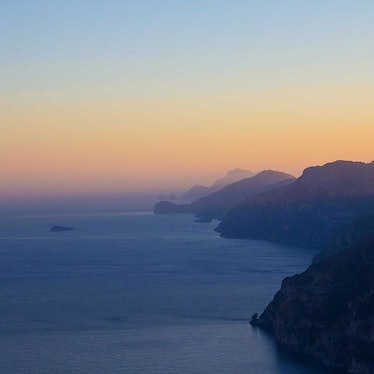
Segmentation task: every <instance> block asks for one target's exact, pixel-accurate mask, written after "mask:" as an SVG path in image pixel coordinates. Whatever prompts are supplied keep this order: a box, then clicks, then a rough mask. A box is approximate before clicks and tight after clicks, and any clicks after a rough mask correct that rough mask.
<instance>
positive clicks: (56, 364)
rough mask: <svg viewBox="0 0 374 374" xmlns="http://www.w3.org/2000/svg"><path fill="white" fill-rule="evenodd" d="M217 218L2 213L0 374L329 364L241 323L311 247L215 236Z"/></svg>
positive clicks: (199, 372) (289, 368) (297, 368)
mask: <svg viewBox="0 0 374 374" xmlns="http://www.w3.org/2000/svg"><path fill="white" fill-rule="evenodd" d="M54 225H65V226H74V227H75V228H76V230H75V231H67V232H50V231H49V229H50V227H51V226H54ZM215 225H216V223H212V224H197V223H194V222H193V218H192V216H184V215H180V216H179V215H178V216H154V215H152V214H150V213H123V214H118V213H116V214H114V213H113V214H74V215H58V214H50V215H43V216H42V215H35V216H15V217H0V373H2V374H8V373H9V374H16V373H37V374H42V373H53V374H58V373H130V374H132V373H134V374H136V373H144V374H151V373H152V374H153V373H178V374H179V373H180V374H183V373H188V374H190V373H191V374H203V373H204V374H219V373H222V374H223V373H225V374H226V373H227V374H235V373H250V374H260V373H261V374H262V373H263V374H271V373H287V374H289V373H310V374H311V373H326V372H325V371H322V370H321V369H319V368H315V367H310V366H306V364H303V363H300V362H295V361H293V360H291V359H290V358H288V357H286V356H284V355H282V354H281V353H279V352H278V350H277V349H276V346H275V344H274V341H273V339H272V338H271V337H269V336H267V335H266V334H264V333H263V332H262V331H260V330H258V329H254V328H252V327H251V326H249V325H248V319H249V317H250V316H251V315H252V314H253V313H255V312H261V311H262V310H263V308H264V307H265V306H266V305H267V303H268V302H269V301H270V300H271V299H272V297H273V295H274V293H275V292H276V291H277V290H278V289H279V286H280V282H281V280H282V279H283V278H284V277H286V276H288V275H292V274H294V273H297V272H301V271H302V270H304V269H305V268H306V266H307V265H308V264H309V263H310V260H311V256H312V253H311V252H310V250H306V249H302V248H294V247H288V246H282V245H277V244H274V243H270V242H264V241H252V240H229V239H222V238H219V237H218V236H217V234H216V233H215V232H214V231H213V228H214V227H215Z"/></svg>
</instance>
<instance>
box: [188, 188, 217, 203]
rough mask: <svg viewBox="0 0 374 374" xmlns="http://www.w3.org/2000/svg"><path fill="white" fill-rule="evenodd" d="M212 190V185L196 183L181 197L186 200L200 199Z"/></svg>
mask: <svg viewBox="0 0 374 374" xmlns="http://www.w3.org/2000/svg"><path fill="white" fill-rule="evenodd" d="M211 192H214V190H213V188H212V187H206V186H200V185H195V186H193V187H192V188H190V189H189V190H188V191H187V192H185V193H184V194H183V195H182V197H181V199H182V200H186V201H192V200H196V199H199V198H200V197H203V196H206V195H209V194H210V193H211Z"/></svg>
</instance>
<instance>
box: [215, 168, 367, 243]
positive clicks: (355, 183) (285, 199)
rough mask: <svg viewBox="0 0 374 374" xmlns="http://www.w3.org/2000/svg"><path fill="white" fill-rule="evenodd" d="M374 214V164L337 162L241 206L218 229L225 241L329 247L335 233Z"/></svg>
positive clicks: (316, 169)
mask: <svg viewBox="0 0 374 374" xmlns="http://www.w3.org/2000/svg"><path fill="white" fill-rule="evenodd" d="M372 212H374V162H372V163H369V164H365V163H362V162H351V161H335V162H332V163H328V164H326V165H323V166H317V167H311V168H307V169H305V170H304V173H303V175H302V176H301V177H300V178H298V179H297V180H296V181H295V182H294V183H292V184H290V185H288V186H285V187H282V188H278V189H276V190H273V191H269V192H266V193H263V194H260V195H257V196H254V197H253V198H252V199H249V200H247V201H245V202H243V203H241V204H238V205H237V206H236V207H235V208H233V209H232V210H231V211H230V212H229V213H228V214H227V215H226V216H225V217H223V219H222V222H221V223H220V225H219V226H218V227H217V229H216V230H217V231H218V232H220V233H221V235H222V236H224V237H240V238H255V239H266V240H274V241H280V242H287V243H295V244H301V245H306V246H315V247H325V246H326V245H327V244H328V243H329V242H330V241H331V240H332V237H333V233H334V232H335V231H336V230H338V229H339V228H341V227H343V226H344V225H347V224H349V223H351V222H352V221H353V220H355V219H357V218H358V217H360V216H363V215H366V214H370V213H372Z"/></svg>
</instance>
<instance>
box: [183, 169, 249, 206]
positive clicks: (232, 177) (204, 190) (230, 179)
mask: <svg viewBox="0 0 374 374" xmlns="http://www.w3.org/2000/svg"><path fill="white" fill-rule="evenodd" d="M254 175H255V173H253V172H251V171H249V170H245V169H239V168H236V169H234V170H229V171H228V172H227V173H226V175H225V176H224V177H223V178H220V179H218V180H216V181H215V182H214V183H213V185H212V186H210V187H206V186H200V185H195V186H193V187H192V188H190V189H189V190H188V191H187V192H185V193H184V194H183V195H182V197H181V198H182V200H186V201H193V200H197V199H199V198H200V197H203V196H206V195H209V194H210V193H213V192H216V191H218V190H220V189H221V188H223V187H225V186H227V185H229V184H231V183H234V182H237V181H239V180H241V179H244V178H250V177H253V176H254Z"/></svg>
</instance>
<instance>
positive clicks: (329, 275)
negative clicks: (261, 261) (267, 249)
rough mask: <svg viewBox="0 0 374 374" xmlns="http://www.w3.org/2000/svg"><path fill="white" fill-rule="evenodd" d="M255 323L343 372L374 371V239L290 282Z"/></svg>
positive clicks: (300, 351) (297, 351) (293, 350)
mask: <svg viewBox="0 0 374 374" xmlns="http://www.w3.org/2000/svg"><path fill="white" fill-rule="evenodd" d="M251 324H252V325H257V326H260V327H262V328H264V329H266V330H268V331H270V332H272V333H273V334H274V335H275V338H276V340H277V342H278V343H279V345H280V346H281V347H282V348H283V349H284V350H286V351H288V352H290V353H293V354H298V355H303V356H308V357H311V358H314V359H316V360H318V361H319V362H320V363H322V364H324V365H326V366H329V367H333V368H337V369H340V370H343V372H349V373H357V374H359V373H360V374H366V373H367V374H369V373H374V333H373V332H374V240H371V241H368V242H364V243H360V244H357V245H355V246H354V247H352V248H350V249H347V250H345V251H343V252H340V253H338V254H336V255H333V256H330V257H327V258H325V259H323V260H321V261H319V262H317V263H315V264H313V265H311V266H310V267H309V268H308V269H307V270H306V271H305V272H304V273H302V274H298V275H295V276H293V277H289V278H286V279H284V280H283V282H282V287H281V289H280V291H279V292H278V293H277V294H276V295H275V297H274V299H273V301H272V302H271V303H270V304H269V305H268V306H267V307H266V309H265V311H264V312H263V313H262V314H261V315H260V317H259V318H257V314H255V315H254V316H253V317H252V319H251Z"/></svg>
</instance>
